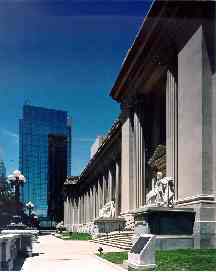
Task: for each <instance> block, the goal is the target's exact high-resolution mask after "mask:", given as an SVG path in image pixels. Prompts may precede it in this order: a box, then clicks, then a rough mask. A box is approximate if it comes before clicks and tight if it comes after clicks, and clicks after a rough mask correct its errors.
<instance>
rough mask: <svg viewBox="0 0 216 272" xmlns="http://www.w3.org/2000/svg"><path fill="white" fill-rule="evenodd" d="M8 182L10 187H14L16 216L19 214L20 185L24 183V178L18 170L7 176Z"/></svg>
mask: <svg viewBox="0 0 216 272" xmlns="http://www.w3.org/2000/svg"><path fill="white" fill-rule="evenodd" d="M8 180H9V182H10V184H11V186H12V187H15V200H16V202H17V214H18V212H19V202H20V190H19V188H20V185H21V186H23V184H24V183H25V177H24V176H23V175H22V174H21V172H20V171H19V170H15V171H14V172H13V174H12V175H9V176H8Z"/></svg>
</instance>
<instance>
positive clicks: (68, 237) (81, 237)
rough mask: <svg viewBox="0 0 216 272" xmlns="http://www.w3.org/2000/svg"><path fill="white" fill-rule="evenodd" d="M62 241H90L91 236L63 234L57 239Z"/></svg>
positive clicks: (75, 233)
mask: <svg viewBox="0 0 216 272" xmlns="http://www.w3.org/2000/svg"><path fill="white" fill-rule="evenodd" d="M59 238H61V239H63V240H83V241H86V240H91V239H92V238H91V235H89V234H88V233H79V232H63V233H62V234H61V236H60V237H59Z"/></svg>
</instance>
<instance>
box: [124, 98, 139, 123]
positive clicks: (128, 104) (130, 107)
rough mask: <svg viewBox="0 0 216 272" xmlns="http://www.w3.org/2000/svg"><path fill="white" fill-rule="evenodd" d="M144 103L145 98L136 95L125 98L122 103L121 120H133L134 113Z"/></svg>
mask: <svg viewBox="0 0 216 272" xmlns="http://www.w3.org/2000/svg"><path fill="white" fill-rule="evenodd" d="M143 103H144V96H143V95H140V94H136V95H133V96H127V97H125V98H124V99H123V100H122V102H121V106H120V107H121V111H122V113H121V115H120V120H121V121H124V120H125V119H126V118H133V114H134V112H135V111H136V110H137V107H138V106H140V105H142V104H143Z"/></svg>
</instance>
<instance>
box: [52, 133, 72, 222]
mask: <svg viewBox="0 0 216 272" xmlns="http://www.w3.org/2000/svg"><path fill="white" fill-rule="evenodd" d="M67 144H68V141H67V137H66V136H64V135H52V134H50V135H49V136H48V162H49V163H48V216H49V218H51V219H52V220H54V221H56V222H60V221H62V220H63V214H64V199H63V184H62V181H63V180H64V181H65V180H66V178H67Z"/></svg>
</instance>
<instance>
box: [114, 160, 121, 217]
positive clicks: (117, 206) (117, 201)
mask: <svg viewBox="0 0 216 272" xmlns="http://www.w3.org/2000/svg"><path fill="white" fill-rule="evenodd" d="M119 170H120V169H119V163H118V162H116V163H115V180H116V186H115V214H116V216H119V212H120V206H121V203H120V200H121V199H120V189H121V188H120V186H121V184H120V175H119V172H120V171H119Z"/></svg>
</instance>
